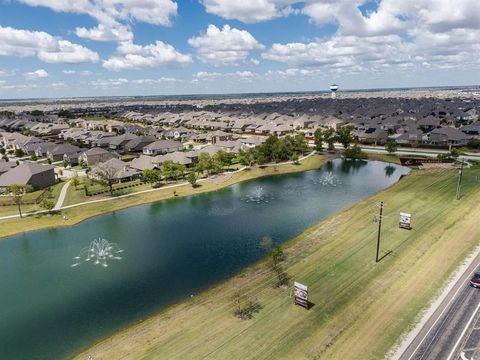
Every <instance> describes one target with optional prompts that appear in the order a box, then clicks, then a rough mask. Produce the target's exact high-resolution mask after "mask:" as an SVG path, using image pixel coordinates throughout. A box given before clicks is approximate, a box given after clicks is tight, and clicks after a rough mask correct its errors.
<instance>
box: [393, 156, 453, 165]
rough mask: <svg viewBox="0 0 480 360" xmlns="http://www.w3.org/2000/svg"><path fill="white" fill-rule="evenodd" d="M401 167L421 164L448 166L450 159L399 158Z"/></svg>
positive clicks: (451, 161)
mask: <svg viewBox="0 0 480 360" xmlns="http://www.w3.org/2000/svg"><path fill="white" fill-rule="evenodd" d="M400 163H401V164H402V166H422V165H423V164H450V163H453V160H452V159H416V158H413V159H412V158H400Z"/></svg>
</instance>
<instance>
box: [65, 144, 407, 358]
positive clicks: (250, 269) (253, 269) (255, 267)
mask: <svg viewBox="0 0 480 360" xmlns="http://www.w3.org/2000/svg"><path fill="white" fill-rule="evenodd" d="M316 155H318V154H316ZM329 155H330V156H329ZM337 155H339V154H338V153H336V154H328V153H322V154H321V156H323V157H325V158H326V159H325V160H324V161H323V163H322V165H321V166H323V165H324V164H325V163H326V162H327V161H329V160H333V159H338V158H340V156H337ZM391 158H393V157H392V156H391V157H390V159H388V158H387V159H384V158H382V156H380V157H374V158H368V159H366V161H378V162H382V163H385V164H390V163H391V164H396V165H400V163H399V161H398V162H397V161H395V160H393V159H391ZM397 159H398V158H397ZM389 160H390V161H389ZM268 166H275V165H268ZM311 170H314V169H306V170H302V171H297V172H306V171H311ZM289 173H294V172H286V173H281V174H273V175H266V176H260V177H255V178H251V179H246V180H241V181H238V182H244V181H245V182H247V181H252V180H256V179H259V178H262V177H269V176H276V175H284V174H289ZM410 174H411V172H410V173H408V174H407V175H403V176H401V177H400V178H399V179H398V180H397V182H395V183H393V184H392V185H390V186H389V187H387V188H384V189H382V190H379V191H377V192H375V193H373V194H371V195H370V196H369V197H367V198H365V199H362V200H360V201H357V202H355V203H352V204H349V205H347V206H346V207H345V208H343V209H340V210H338V211H337V212H335V213H333V214H331V215H329V216H328V217H327V218H325V219H324V220H322V221H320V222H318V223H316V224H314V225H312V226H310V227H308V228H306V229H304V230H303V231H301V232H300V233H298V234H297V235H295V236H294V237H292V238H290V239H288V240H286V241H285V242H283V243H282V244H281V245H280V246H281V248H282V249H284V250H285V251H286V252H288V249H289V248H290V247H292V246H294V245H295V244H296V243H297V242H299V241H301V240H302V238H304V237H305V236H307V235H309V234H311V233H312V232H314V231H315V230H316V229H318V228H321V227H323V226H325V225H326V224H329V223H331V222H332V221H334V220H335V219H336V218H338V217H340V216H341V215H342V214H343V213H345V212H348V211H351V210H352V209H353V208H354V207H356V206H358V205H359V204H360V203H363V202H366V201H368V200H369V199H371V198H373V197H376V196H378V195H379V194H381V193H382V192H385V191H388V190H389V189H390V188H392V187H394V186H396V185H397V184H399V183H400V182H401V181H402V180H403V179H404V178H405V177H406V176H410ZM238 182H235V183H238ZM230 185H231V184H229V185H227V186H230ZM227 186H222V187H220V188H219V189H221V188H223V187H227ZM212 191H213V190H212ZM267 261H268V256H264V257H263V258H261V259H259V260H257V261H255V262H254V263H252V264H250V265H248V266H247V267H245V268H243V269H241V270H240V271H239V272H238V273H235V274H232V275H231V276H229V277H228V278H226V279H224V280H221V281H219V282H217V283H214V284H212V285H210V286H207V287H206V288H204V289H201V290H200V291H199V292H198V293H196V294H192V295H191V297H190V298H188V297H187V298H184V299H181V300H179V301H176V302H174V303H172V304H170V305H167V306H166V307H165V308H164V309H161V310H158V311H156V312H153V313H152V314H150V315H148V316H147V317H145V318H143V319H139V320H137V321H135V322H132V323H131V324H130V325H125V326H124V327H122V328H120V329H118V330H117V331H115V332H114V333H113V334H111V335H107V336H105V337H102V338H100V339H99V340H98V341H96V342H94V343H93V344H91V345H89V346H87V347H85V348H84V349H82V350H81V351H80V352H77V353H75V355H74V356H73V358H72V359H78V360H82V359H84V358H85V357H87V356H89V354H88V350H89V349H93V348H95V347H96V346H98V345H100V344H102V343H104V342H106V341H109V340H110V339H112V338H114V337H116V336H119V335H121V334H124V333H131V332H134V331H135V330H136V329H137V328H139V327H142V326H144V325H145V323H147V322H149V321H153V320H155V319H156V318H158V317H162V316H164V315H165V314H166V313H168V312H170V311H173V310H174V309H175V308H177V307H182V306H185V305H187V304H188V303H190V302H192V301H193V302H195V297H197V296H205V294H207V293H210V292H214V291H215V290H216V289H219V288H221V287H223V286H226V285H227V284H229V283H231V282H233V281H235V280H236V279H237V278H242V277H244V276H247V275H248V274H255V273H257V272H258V271H259V270H261V268H263V267H265V266H266V263H267ZM94 358H95V356H94Z"/></svg>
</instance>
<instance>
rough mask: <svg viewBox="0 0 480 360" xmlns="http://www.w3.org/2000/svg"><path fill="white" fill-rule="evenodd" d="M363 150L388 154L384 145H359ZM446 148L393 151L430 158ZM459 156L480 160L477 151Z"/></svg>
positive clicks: (401, 148) (442, 152)
mask: <svg viewBox="0 0 480 360" xmlns="http://www.w3.org/2000/svg"><path fill="white" fill-rule="evenodd" d="M360 147H361V148H362V150H363V151H365V152H367V153H372V154H388V152H387V151H386V150H385V147H384V146H370V145H360ZM335 148H336V149H343V146H342V145H341V144H335ZM447 153H448V150H441V149H427V148H425V149H423V148H418V149H417V148H403V147H399V148H398V149H397V151H396V152H395V155H397V156H404V157H409V156H425V157H431V158H436V157H437V156H438V154H447ZM460 158H462V159H465V160H476V161H479V160H480V154H478V153H465V154H464V155H461V156H460Z"/></svg>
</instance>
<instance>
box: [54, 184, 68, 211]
mask: <svg viewBox="0 0 480 360" xmlns="http://www.w3.org/2000/svg"><path fill="white" fill-rule="evenodd" d="M69 185H70V181H67V182H66V183H65V185H63V186H62V190H60V195H59V196H58V199H57V203H56V204H55V207H54V208H53V210H60V209H61V208H62V205H63V202H64V201H65V196H67V191H68V187H69Z"/></svg>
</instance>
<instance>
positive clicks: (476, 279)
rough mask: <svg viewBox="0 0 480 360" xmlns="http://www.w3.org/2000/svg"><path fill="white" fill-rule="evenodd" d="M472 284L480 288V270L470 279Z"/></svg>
mask: <svg viewBox="0 0 480 360" xmlns="http://www.w3.org/2000/svg"><path fill="white" fill-rule="evenodd" d="M470 286H473V287H474V288H480V272H476V273H475V274H473V277H472V278H471V279H470Z"/></svg>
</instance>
